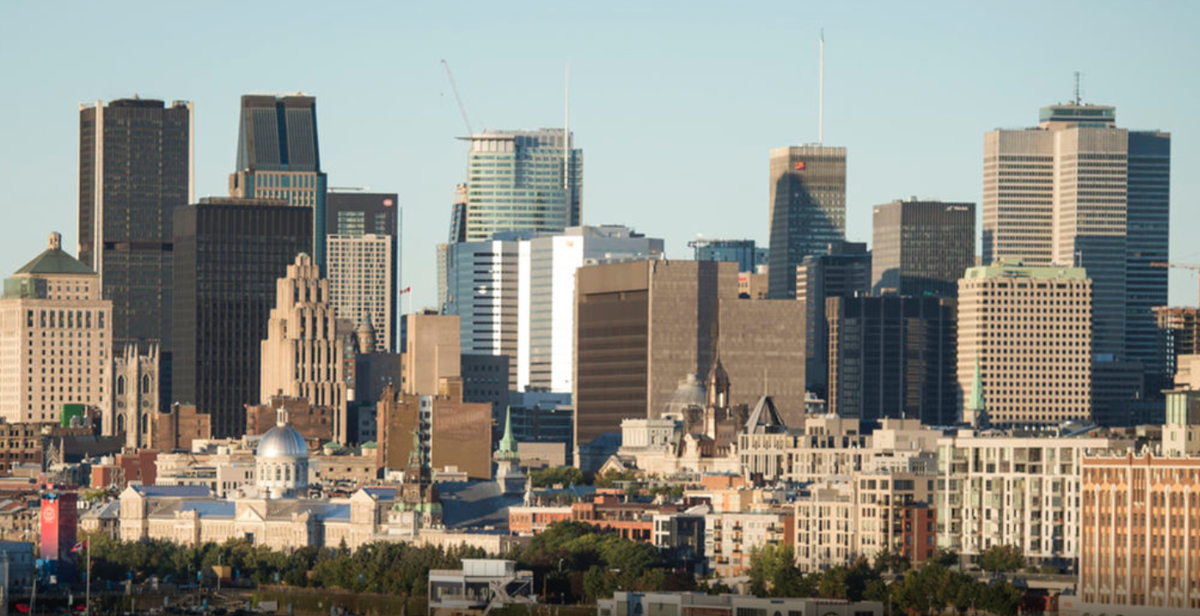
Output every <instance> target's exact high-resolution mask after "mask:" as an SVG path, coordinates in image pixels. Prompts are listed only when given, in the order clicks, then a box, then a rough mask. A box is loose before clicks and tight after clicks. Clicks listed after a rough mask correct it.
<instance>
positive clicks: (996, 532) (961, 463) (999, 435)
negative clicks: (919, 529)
mask: <svg viewBox="0 0 1200 616" xmlns="http://www.w3.org/2000/svg"><path fill="white" fill-rule="evenodd" d="M1131 445H1132V441H1131V440H1124V439H1119V438H1109V437H1100V436H1092V435H1091V434H1090V433H1089V432H1088V431H1087V430H1075V431H1072V430H1071V429H1070V428H1062V429H1054V430H1046V431H1037V432H1000V431H992V430H986V431H979V430H959V431H958V432H957V433H956V434H953V435H950V436H946V437H943V438H941V439H939V440H938V478H937V498H936V503H935V505H934V506H935V507H936V508H937V516H938V517H937V528H938V531H937V533H938V546H939V547H941V548H946V549H950V550H954V551H956V552H958V553H959V554H960V555H961V556H962V557H963V559H964V560H966V561H973V560H974V559H975V558H977V557H978V555H979V554H980V553H982V552H983V551H984V550H986V549H988V548H990V547H993V546H1001V545H1011V546H1015V547H1018V548H1020V549H1021V551H1022V552H1023V553H1024V555H1025V558H1026V561H1027V562H1028V563H1029V564H1031V565H1034V566H1052V567H1057V568H1059V569H1060V570H1064V571H1075V569H1076V565H1077V563H1078V558H1079V537H1080V524H1079V500H1080V495H1081V493H1082V492H1081V487H1080V469H1081V467H1082V463H1083V459H1084V456H1086V455H1088V454H1091V453H1098V452H1108V451H1112V450H1116V451H1124V450H1125V449H1126V448H1128V447H1129V446H1131Z"/></svg>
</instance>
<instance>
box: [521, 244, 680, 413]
mask: <svg viewBox="0 0 1200 616" xmlns="http://www.w3.org/2000/svg"><path fill="white" fill-rule="evenodd" d="M522 244H526V245H527V248H526V249H523V250H521V253H520V257H521V259H522V261H523V262H525V263H527V265H522V266H521V268H520V272H521V279H520V283H521V301H522V302H525V307H524V309H522V310H520V322H519V326H518V348H517V356H516V357H514V358H512V362H513V363H516V364H517V387H516V389H517V390H523V389H524V388H525V387H526V386H532V387H534V388H536V389H540V390H543V391H557V392H569V391H571V390H572V389H573V388H574V377H575V346H574V345H575V341H574V335H573V332H574V331H575V280H576V277H577V275H578V274H577V272H578V270H579V268H580V267H583V266H585V265H598V264H602V263H618V262H621V261H641V260H648V259H661V258H662V256H663V241H662V240H661V239H655V238H648V237H646V236H645V235H642V234H641V233H637V232H636V231H634V230H633V229H631V228H629V227H622V226H619V225H604V226H599V227H592V226H583V227H570V228H568V229H567V230H566V231H564V232H562V233H546V234H543V235H540V236H538V237H535V238H533V239H531V240H529V241H528V242H522Z"/></svg>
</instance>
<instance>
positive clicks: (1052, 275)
mask: <svg viewBox="0 0 1200 616" xmlns="http://www.w3.org/2000/svg"><path fill="white" fill-rule="evenodd" d="M1087 277H1088V275H1087V270H1086V269H1084V268H1082V267H1026V266H1025V264H1024V263H1022V262H1021V261H1009V260H1006V259H1000V260H999V261H996V262H995V263H993V264H991V265H986V266H982V267H972V268H969V269H967V272H966V274H964V275H963V278H1035V279H1039V280H1087Z"/></svg>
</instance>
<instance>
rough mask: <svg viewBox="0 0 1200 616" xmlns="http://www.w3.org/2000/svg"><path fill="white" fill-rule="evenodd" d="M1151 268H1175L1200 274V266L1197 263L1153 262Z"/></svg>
mask: <svg viewBox="0 0 1200 616" xmlns="http://www.w3.org/2000/svg"><path fill="white" fill-rule="evenodd" d="M1150 267H1163V268H1167V267H1174V268H1178V269H1185V270H1191V271H1193V272H1197V273H1200V264H1197V263H1171V262H1169V261H1152V262H1151V263H1150Z"/></svg>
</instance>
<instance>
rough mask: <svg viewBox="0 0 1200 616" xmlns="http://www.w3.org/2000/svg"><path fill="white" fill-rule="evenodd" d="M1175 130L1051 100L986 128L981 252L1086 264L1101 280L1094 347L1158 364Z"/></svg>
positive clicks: (989, 258)
mask: <svg viewBox="0 0 1200 616" xmlns="http://www.w3.org/2000/svg"><path fill="white" fill-rule="evenodd" d="M1169 166H1170V135H1169V134H1167V133H1161V132H1153V131H1152V132H1145V133H1139V132H1130V131H1128V130H1126V129H1124V128H1117V126H1116V110H1115V108H1113V107H1109V106H1105V105H1085V104H1081V103H1080V102H1079V101H1078V100H1076V101H1074V102H1071V103H1068V104H1066V105H1049V106H1046V107H1043V108H1042V109H1041V112H1040V123H1039V125H1038V126H1037V127H1035V128H1029V129H1021V130H994V131H991V132H988V133H986V134H985V135H984V179H983V195H984V196H983V261H984V263H992V262H994V261H996V260H998V259H1000V258H1012V259H1021V260H1023V261H1024V263H1025V264H1026V265H1030V266H1045V265H1051V264H1053V265H1058V266H1068V267H1069V266H1079V267H1084V268H1086V269H1087V271H1088V275H1089V277H1091V278H1092V280H1093V281H1094V285H1095V289H1094V292H1095V307H1094V313H1093V320H1094V323H1093V328H1094V335H1095V341H1094V342H1095V347H1094V351H1095V353H1097V354H1098V355H1100V356H1103V357H1113V358H1118V359H1125V358H1128V359H1132V360H1135V361H1139V362H1142V363H1143V364H1144V365H1146V366H1147V367H1148V368H1149V369H1150V371H1151V372H1153V371H1155V370H1160V368H1157V365H1158V359H1157V356H1156V353H1155V346H1154V343H1153V340H1154V317H1153V314H1152V312H1151V309H1152V308H1153V307H1154V306H1155V305H1163V304H1165V302H1166V294H1167V277H1166V273H1165V272H1164V271H1156V270H1155V269H1154V268H1151V267H1150V263H1151V262H1153V261H1163V260H1166V255H1167V247H1168V226H1169V223H1168V210H1169V201H1168V191H1169V186H1170V175H1169Z"/></svg>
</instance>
